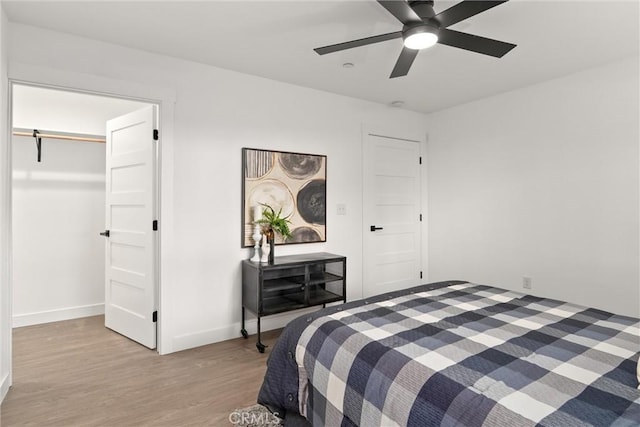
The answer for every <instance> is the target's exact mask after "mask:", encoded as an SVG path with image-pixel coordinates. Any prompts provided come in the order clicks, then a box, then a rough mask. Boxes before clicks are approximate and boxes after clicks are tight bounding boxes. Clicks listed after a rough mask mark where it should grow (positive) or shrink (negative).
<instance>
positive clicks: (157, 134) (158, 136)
mask: <svg viewBox="0 0 640 427" xmlns="http://www.w3.org/2000/svg"><path fill="white" fill-rule="evenodd" d="M158 138H160V133H159V132H158V129H154V130H153V140H154V141H157V140H158Z"/></svg>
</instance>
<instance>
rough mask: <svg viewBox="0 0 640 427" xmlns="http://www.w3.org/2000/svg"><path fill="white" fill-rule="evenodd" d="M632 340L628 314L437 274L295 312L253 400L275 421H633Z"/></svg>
mask: <svg viewBox="0 0 640 427" xmlns="http://www.w3.org/2000/svg"><path fill="white" fill-rule="evenodd" d="M639 351H640V321H639V320H638V319H635V318H631V317H626V316H620V315H614V314H612V313H608V312H605V311H602V310H596V309H593V308H586V307H581V306H578V305H575V304H570V303H566V302H562V301H556V300H552V299H546V298H540V297H535V296H531V295H524V294H521V293H517V292H512V291H508V290H504V289H499V288H495V287H491V286H486V285H480V284H474V283H467V282H461V281H449V282H440V283H435V284H429V285H422V286H419V287H415V288H411V289H407V290H404V291H398V292H392V293H387V294H383V295H379V296H376V297H372V298H367V299H364V300H360V301H356V302H351V303H347V304H343V305H340V306H334V307H328V308H326V309H323V310H320V311H318V312H316V313H313V314H308V315H304V316H301V317H300V318H298V319H295V320H294V321H292V322H291V323H290V324H289V325H288V326H287V327H286V328H285V329H284V330H283V332H282V334H281V337H280V338H279V339H278V342H277V343H276V345H275V346H274V348H273V349H272V351H271V354H270V356H269V359H268V362H267V372H266V375H265V379H264V383H263V385H262V387H261V390H260V393H259V396H258V402H259V403H261V404H263V405H265V406H267V407H269V408H270V409H271V410H272V411H274V412H278V414H279V415H281V416H284V417H285V425H287V424H294V423H298V422H300V423H302V424H304V423H306V424H307V425H308V424H309V423H310V424H312V425H317V426H367V427H368V426H377V425H380V426H394V425H399V426H441V425H456V426H535V425H538V426H583V425H584V426H610V425H616V426H638V425H640V391H639V390H638V389H637V387H638V382H637V378H636V365H637V362H638V352H639ZM302 420H306V421H302Z"/></svg>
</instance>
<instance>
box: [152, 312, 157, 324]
mask: <svg viewBox="0 0 640 427" xmlns="http://www.w3.org/2000/svg"><path fill="white" fill-rule="evenodd" d="M157 321H158V311H154V312H153V322H154V323H155V322H157Z"/></svg>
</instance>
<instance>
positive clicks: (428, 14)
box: [409, 0, 436, 21]
mask: <svg viewBox="0 0 640 427" xmlns="http://www.w3.org/2000/svg"><path fill="white" fill-rule="evenodd" d="M409 7H411V9H413V11H414V12H415V13H416V15H418V16H419V17H420V19H422V20H423V21H426V20H428V19H431V18H433V17H434V16H436V12H435V11H434V10H433V0H413V1H410V2H409Z"/></svg>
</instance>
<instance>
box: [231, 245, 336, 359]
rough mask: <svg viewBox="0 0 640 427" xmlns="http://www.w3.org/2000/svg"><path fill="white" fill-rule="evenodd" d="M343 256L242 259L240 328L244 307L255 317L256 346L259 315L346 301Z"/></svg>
mask: <svg viewBox="0 0 640 427" xmlns="http://www.w3.org/2000/svg"><path fill="white" fill-rule="evenodd" d="M346 278H347V259H346V258H345V257H343V256H341V255H334V254H330V253H326V252H320V253H312V254H301V255H290V256H283V257H276V258H275V260H274V262H273V264H267V263H261V262H254V261H250V260H245V261H242V329H241V330H240V333H241V334H242V336H243V337H245V338H248V337H249V334H248V333H247V330H246V329H245V310H249V311H250V312H252V313H253V314H255V315H256V316H257V318H258V342H257V343H256V347H257V348H258V351H260V353H264V349H265V347H266V346H265V345H264V344H262V342H261V341H260V318H261V317H263V316H268V315H271V314H276V313H283V312H286V311H291V310H298V309H301V308H306V307H312V306H318V305H322V306H324V305H325V304H328V303H331V302H337V301H342V302H346V285H347V281H346Z"/></svg>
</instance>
